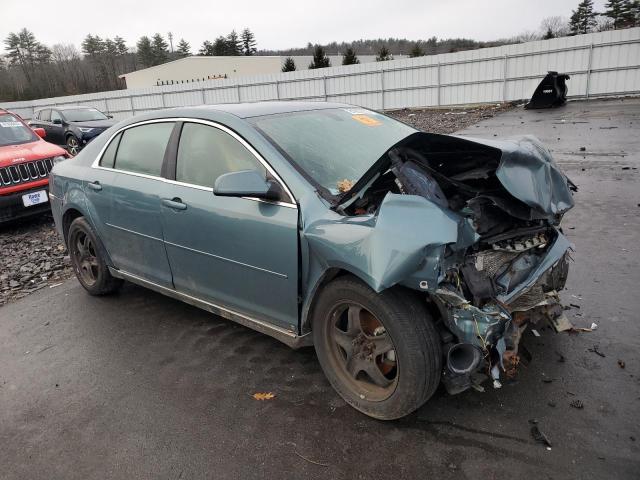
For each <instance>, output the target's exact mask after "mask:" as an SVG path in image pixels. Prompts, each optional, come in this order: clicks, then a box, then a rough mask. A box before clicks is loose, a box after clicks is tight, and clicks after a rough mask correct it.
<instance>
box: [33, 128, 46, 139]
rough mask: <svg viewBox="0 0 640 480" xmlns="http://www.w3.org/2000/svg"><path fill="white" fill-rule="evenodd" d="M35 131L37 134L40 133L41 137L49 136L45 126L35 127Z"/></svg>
mask: <svg viewBox="0 0 640 480" xmlns="http://www.w3.org/2000/svg"><path fill="white" fill-rule="evenodd" d="M33 131H34V132H35V134H36V135H38V136H39V137H40V138H44V137H46V136H47V131H46V130H45V129H44V128H34V129H33Z"/></svg>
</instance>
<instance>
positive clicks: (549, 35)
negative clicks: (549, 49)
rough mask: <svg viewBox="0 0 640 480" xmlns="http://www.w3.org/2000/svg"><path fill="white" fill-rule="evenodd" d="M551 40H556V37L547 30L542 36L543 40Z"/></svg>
mask: <svg viewBox="0 0 640 480" xmlns="http://www.w3.org/2000/svg"><path fill="white" fill-rule="evenodd" d="M552 38H556V36H555V35H554V34H553V31H552V30H551V29H550V28H548V29H547V31H546V33H545V34H544V35H543V36H542V39H543V40H551V39H552Z"/></svg>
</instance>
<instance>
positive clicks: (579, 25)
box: [569, 0, 597, 35]
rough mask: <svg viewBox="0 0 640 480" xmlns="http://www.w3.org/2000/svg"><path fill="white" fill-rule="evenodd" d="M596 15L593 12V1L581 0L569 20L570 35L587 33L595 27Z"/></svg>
mask: <svg viewBox="0 0 640 480" xmlns="http://www.w3.org/2000/svg"><path fill="white" fill-rule="evenodd" d="M596 16H597V13H596V12H594V11H593V0H582V1H581V2H580V3H579V4H578V8H576V9H575V10H573V12H572V13H571V18H570V19H569V28H570V29H571V34H572V35H580V34H584V33H589V32H590V31H591V30H592V29H593V28H594V27H595V26H596V23H597V22H596Z"/></svg>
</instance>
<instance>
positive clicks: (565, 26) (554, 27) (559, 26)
mask: <svg viewBox="0 0 640 480" xmlns="http://www.w3.org/2000/svg"><path fill="white" fill-rule="evenodd" d="M540 32H541V33H542V34H545V35H546V34H547V33H551V34H552V35H553V37H552V38H557V37H566V36H567V35H569V20H567V19H566V18H564V17H559V16H556V17H547V18H544V19H542V22H540Z"/></svg>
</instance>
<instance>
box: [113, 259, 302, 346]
mask: <svg viewBox="0 0 640 480" xmlns="http://www.w3.org/2000/svg"><path fill="white" fill-rule="evenodd" d="M109 272H111V275H112V276H114V277H116V278H122V279H124V280H127V281H129V282H131V283H135V284H136V285H140V286H142V287H146V288H148V289H150V290H153V291H156V292H158V293H162V294H163V295H166V296H168V297H171V298H175V299H176V300H181V301H183V302H185V303H188V304H189V305H193V306H194V307H198V308H201V309H203V310H206V311H208V312H211V313H213V314H215V315H218V316H220V317H223V318H226V319H227V320H231V321H233V322H236V323H239V324H240V325H244V326H245V327H249V328H251V329H252V330H255V331H257V332H260V333H264V334H265V335H269V336H270V337H273V338H275V339H276V340H279V341H281V342H282V343H284V344H286V345H288V346H289V347H291V348H294V349H298V348H302V347H307V346H311V345H312V344H313V340H312V337H311V334H310V333H307V334H305V335H297V334H296V333H295V332H291V331H289V330H286V329H284V328H281V327H278V326H275V325H272V324H270V323H268V322H265V321H263V320H258V319H256V318H252V317H249V316H247V315H244V314H242V313H238V312H236V311H234V310H231V309H229V308H226V307H222V306H220V305H217V304H215V303H211V302H209V301H207V300H202V299H201V298H197V297H193V296H191V295H187V294H186V293H181V292H178V291H177V290H174V289H172V288H167V287H163V286H162V285H158V284H157V283H153V282H151V281H149V280H146V279H144V278H142V277H139V276H137V275H134V274H132V273H128V272H125V271H123V270H118V269H116V268H113V267H109Z"/></svg>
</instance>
